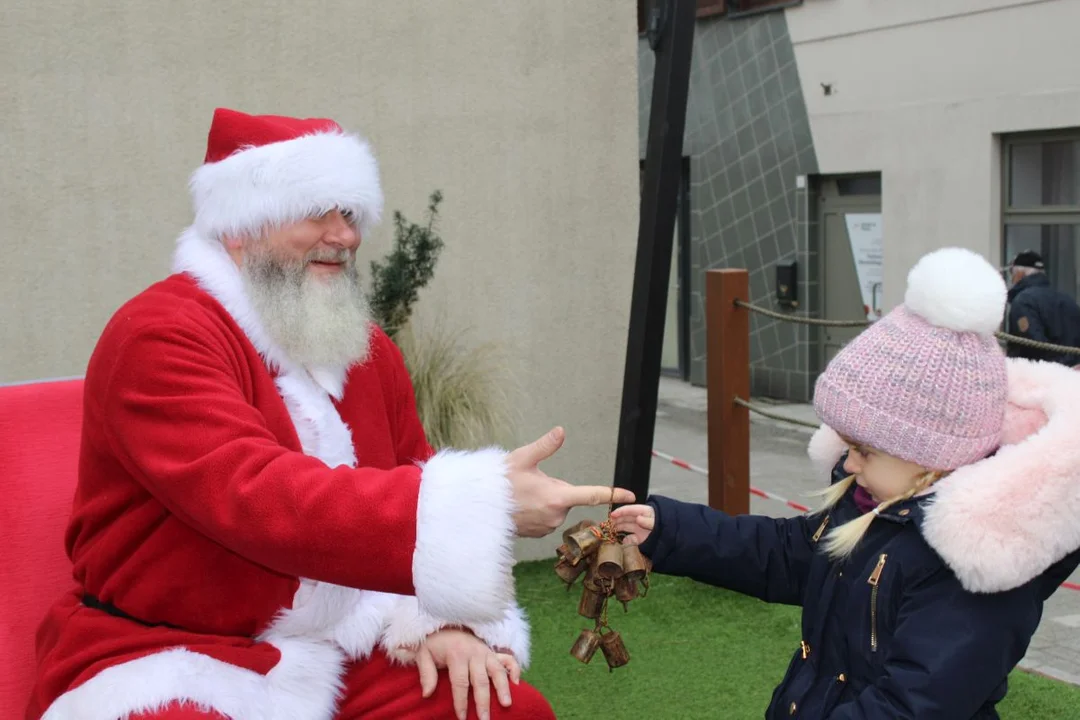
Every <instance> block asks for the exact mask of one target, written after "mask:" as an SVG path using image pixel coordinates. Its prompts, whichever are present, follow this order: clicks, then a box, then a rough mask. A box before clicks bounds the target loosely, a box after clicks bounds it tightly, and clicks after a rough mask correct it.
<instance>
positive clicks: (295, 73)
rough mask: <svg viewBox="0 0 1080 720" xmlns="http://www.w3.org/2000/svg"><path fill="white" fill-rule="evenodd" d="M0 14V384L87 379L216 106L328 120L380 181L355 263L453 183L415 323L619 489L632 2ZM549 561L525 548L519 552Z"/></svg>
mask: <svg viewBox="0 0 1080 720" xmlns="http://www.w3.org/2000/svg"><path fill="white" fill-rule="evenodd" d="M3 18H4V22H2V23H0V76H2V82H0V88H3V91H2V93H0V95H2V97H3V102H0V137H2V138H3V142H2V143H0V167H2V168H3V172H2V173H0V215H2V217H3V218H4V224H3V230H2V231H0V232H2V234H3V236H4V241H5V242H4V248H5V250H4V256H3V259H2V260H0V306H2V307H3V308H4V321H3V322H2V323H0V382H16V381H27V380H34V379H39V378H50V377H57V376H77V375H81V374H82V373H83V372H84V371H85V368H86V361H87V359H88V357H89V354H90V351H91V349H92V348H93V346H94V343H95V341H96V340H97V337H98V336H99V334H100V332H101V330H102V328H103V327H104V325H105V323H106V321H107V320H108V318H109V317H110V316H111V315H112V314H113V313H114V312H115V311H116V309H117V308H118V307H119V306H120V305H121V303H123V302H124V301H125V300H127V299H128V298H129V297H131V296H132V295H134V294H135V293H138V292H139V291H141V290H142V289H143V288H145V287H146V286H148V285H150V284H151V283H153V282H155V281H157V280H159V279H160V278H162V277H164V276H165V275H167V274H168V272H169V265H170V257H171V255H172V252H173V247H174V241H175V238H176V237H177V236H178V234H179V233H180V231H181V230H182V229H183V228H184V227H185V226H186V225H187V224H188V223H189V222H190V221H191V206H190V200H189V198H188V194H187V180H188V177H189V175H190V173H191V172H192V171H193V170H194V169H195V168H196V167H197V166H198V165H199V164H200V163H202V161H203V156H204V153H205V151H206V133H207V130H208V128H209V123H210V119H211V117H212V114H213V111H214V108H215V107H217V106H225V107H231V108H235V109H238V110H242V111H245V112H249V113H269V114H283V115H298V116H301V117H331V118H334V119H336V120H338V121H339V122H340V123H341V124H342V125H343V126H345V127H346V128H348V129H349V130H352V131H355V132H358V133H360V134H362V135H364V136H366V137H367V138H368V139H369V140H370V141H371V143H372V147H373V149H374V151H375V154H376V157H377V159H378V161H379V164H380V170H381V173H382V180H383V189H384V192H385V195H386V208H385V213H384V215H385V218H384V221H383V223H382V225H381V226H380V227H379V228H377V230H376V231H375V232H374V233H373V234H372V235H371V237H365V238H364V239H363V246H362V247H361V250H360V252H359V261H360V263H361V267H362V268H366V267H367V265H368V262H369V261H371V260H375V259H379V258H381V257H382V256H383V255H385V253H386V252H387V251H388V249H389V247H390V243H391V240H392V238H393V222H392V221H391V218H392V213H393V211H395V210H400V211H402V212H403V213H404V214H405V216H406V217H407V218H408V219H410V220H415V221H420V220H421V219H422V215H423V211H424V208H425V205H426V203H427V198H428V196H429V194H430V193H431V192H432V191H434V190H436V189H438V190H441V191H442V192H443V195H444V197H445V200H444V201H443V203H442V205H441V208H440V226H439V229H440V232H441V235H442V237H443V239H444V240H445V242H446V246H445V248H444V250H443V252H442V254H441V256H440V258H439V263H438V266H437V268H436V271H435V279H434V281H433V282H432V284H431V285H430V286H429V287H428V288H426V289H425V290H424V291H423V293H422V295H421V297H420V299H419V302H418V304H417V320H418V321H419V322H421V323H425V324H431V323H441V324H442V325H443V326H444V327H451V328H454V329H455V331H456V329H462V330H467V331H470V332H469V334H468V336H467V337H466V338H465V341H466V342H468V343H472V344H487V343H489V342H491V343H495V344H496V345H497V347H498V349H499V351H500V354H501V355H502V361H503V363H504V364H505V366H506V368H507V369H508V371H509V373H508V374H510V375H511V376H512V380H513V381H514V383H513V385H512V386H511V387H510V388H509V389H510V391H511V397H512V400H513V407H515V408H517V409H518V411H519V412H518V413H517V414H518V416H519V418H520V420H519V423H518V425H517V427H516V428H515V432H514V435H516V436H517V439H518V440H519V441H520V442H522V443H524V442H528V441H531V440H533V439H535V438H536V437H539V436H540V435H541V434H543V433H544V432H546V431H547V430H549V429H550V428H551V427H552V426H554V425H563V426H565V427H566V430H567V434H568V442H567V446H566V448H564V449H563V450H562V451H561V452H560V453H559V454H558V455H557V456H556V457H554V458H552V460H551V462H550V463H549V464H548V466H547V467H548V471H549V472H550V473H551V474H553V475H556V476H558V477H563V478H566V479H567V480H568V481H571V482H587V483H597V482H600V483H603V482H605V479H610V478H611V477H612V473H613V468H614V465H615V439H616V435H617V430H618V419H619V407H620V401H621V392H622V373H621V369H622V367H623V364H624V362H625V347H626V333H627V327H628V322H629V309H630V293H631V289H632V280H631V277H632V274H633V266H634V244H633V238H634V237H635V235H636V227H637V208H638V199H637V166H638V157H637V149H636V142H637V126H636V114H635V112H634V108H635V104H636V102H637V67H636V37H635V30H634V22H635V20H634V16H633V12H632V9H630V10H627V9H625V8H623V7H622V6H621V5H620V4H619V3H616V2H588V3H582V2H580V1H579V0H549V1H547V2H543V3H503V2H499V1H498V0H484V1H480V2H468V3H430V2H420V1H419V0H396V1H395V2H382V3H355V2H346V1H345V0H328V1H327V2H322V3H318V4H317V5H313V6H310V5H305V4H296V3H292V4H290V3H272V4H269V5H265V4H260V3H224V4H223V3H220V2H216V1H215V0H191V1H190V2H184V3H160V2H153V3H147V2H141V1H140V0H119V1H118V2H110V3H97V4H95V3H89V4H88V3H85V2H80V1H78V0H55V1H54V2H48V3H33V2H26V3H9V4H8V6H7V7H5V9H4V11H3ZM493 59H497V61H496V60H493ZM598 208H602V209H603V212H598ZM601 511H602V509H598V510H597V512H601ZM551 551H552V546H551V545H550V543H548V542H546V541H535V542H532V541H522V547H520V548H519V553H520V555H519V556H520V557H528V556H532V555H537V556H539V555H543V556H548V555H550V554H551Z"/></svg>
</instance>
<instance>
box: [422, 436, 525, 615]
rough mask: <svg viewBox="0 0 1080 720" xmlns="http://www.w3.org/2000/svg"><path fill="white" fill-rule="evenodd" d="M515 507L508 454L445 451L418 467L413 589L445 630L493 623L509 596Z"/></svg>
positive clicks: (498, 451)
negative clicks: (418, 488) (447, 627)
mask: <svg viewBox="0 0 1080 720" xmlns="http://www.w3.org/2000/svg"><path fill="white" fill-rule="evenodd" d="M513 512H514V502H513V496H512V494H511V488H510V482H509V480H507V478H506V454H505V453H504V452H502V451H501V450H495V449H486V450H478V451H475V452H461V451H457V450H444V451H442V452H440V453H438V454H437V455H435V456H434V457H433V458H431V460H429V461H428V462H427V463H426V464H424V466H423V471H422V474H421V480H420V498H419V503H418V508H417V512H416V515H417V518H416V550H415V552H414V554H413V585H414V587H415V588H416V597H417V600H418V601H419V604H420V608H421V610H422V611H423V612H424V613H426V614H428V615H430V616H432V617H436V618H442V619H444V620H445V622H447V623H450V624H461V625H471V624H474V623H486V622H497V621H498V620H499V619H500V618H501V617H502V614H503V611H504V610H505V609H506V608H507V607H508V606H510V604H511V603H512V601H513V597H514V579H513V574H512V567H513V562H514V561H513V539H514V534H515V531H514V522H513Z"/></svg>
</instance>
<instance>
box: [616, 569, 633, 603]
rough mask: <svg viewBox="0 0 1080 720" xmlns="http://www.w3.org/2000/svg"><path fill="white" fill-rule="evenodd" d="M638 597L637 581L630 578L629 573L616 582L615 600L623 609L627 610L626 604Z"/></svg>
mask: <svg viewBox="0 0 1080 720" xmlns="http://www.w3.org/2000/svg"><path fill="white" fill-rule="evenodd" d="M637 596H638V584H637V580H635V579H634V578H632V577H630V574H629V573H627V574H625V575H623V576H622V577H620V578H619V579H618V580H616V581H615V599H616V600H618V601H619V602H621V603H622V604H623V609H625V608H626V603H628V602H630V601H631V600H634V599H636V598H637Z"/></svg>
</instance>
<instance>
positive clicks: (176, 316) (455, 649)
mask: <svg viewBox="0 0 1080 720" xmlns="http://www.w3.org/2000/svg"><path fill="white" fill-rule="evenodd" d="M191 190H192V195H193V199H194V210H195V220H194V223H193V225H192V226H191V227H190V228H188V229H187V230H186V231H185V232H184V233H183V234H182V236H181V237H180V239H179V242H178V245H177V248H176V253H175V258H174V270H175V273H174V274H173V275H171V276H170V277H168V278H166V279H165V280H163V281H161V282H159V283H157V284H155V285H153V286H151V287H150V288H148V289H147V290H145V291H143V292H142V293H140V294H139V295H138V296H136V297H135V298H134V299H132V300H130V301H129V302H128V303H127V304H125V305H124V306H123V307H121V308H120V309H119V310H118V311H117V312H116V314H115V315H114V316H113V318H112V319H111V320H110V322H109V323H108V325H107V326H106V328H105V330H104V332H103V334H102V336H101V338H100V340H99V342H98V345H97V347H96V349H95V350H94V353H93V356H92V357H91V359H90V363H89V367H88V368H87V372H86V380H85V411H84V412H85V414H84V419H83V438H82V449H81V457H80V462H79V480H78V487H77V490H76V496H75V502H74V508H73V511H72V516H71V522H70V524H69V527H68V532H67V537H66V546H67V552H68V554H69V556H70V557H71V560H72V563H73V566H74V578H75V581H76V587H75V588H73V589H72V591H71V592H70V593H68V594H67V595H66V596H64V597H63V598H61V599H60V600H59V601H58V602H56V604H55V605H53V607H52V608H51V609H50V610H49V612H48V614H47V616H46V618H45V620H44V622H43V624H42V626H41V629H40V631H39V633H38V657H39V661H38V662H39V667H38V681H37V685H36V688H35V691H34V695H33V699H32V701H31V705H30V708H29V709H28V717H30V718H39V717H44V718H46V719H47V720H118V719H122V718H128V717H139V718H172V719H174V720H175V719H178V718H196V717H198V718H207V717H216V718H221V717H227V718H233V719H234V720H247V719H249V718H250V719H252V720H263V719H266V720H270V719H275V720H276V719H280V720H329V719H330V718H359V717H363V718H411V717H423V718H443V717H446V718H453V717H458V718H465V717H466V713H467V712H468V713H469V714H470V715H471V716H474V717H475V716H479V717H481V718H487V717H491V718H508V717H521V718H532V719H536V718H545V717H552V716H553V715H552V712H551V708H550V706H549V705H548V703H547V702H546V701H545V699H544V698H543V697H542V696H541V695H540V693H538V692H537V691H536V690H535V689H533V688H531V687H529V686H528V685H526V684H525V683H522V682H520V679H519V675H520V671H521V669H522V668H524V667H526V665H527V664H528V659H529V632H528V625H527V623H526V619H525V617H524V615H523V613H522V612H521V610H520V608H519V607H518V606H517V604H516V600H515V597H514V588H513V578H512V575H511V565H512V562H513V559H512V542H513V538H514V537H515V535H522V536H533V537H539V536H542V535H545V534H547V533H549V532H551V531H553V530H554V529H555V528H557V527H558V526H559V525H560V524H561V523H562V522H563V521H564V520H565V518H566V514H567V512H568V511H569V509H570V508H571V507H573V506H575V505H599V504H606V503H607V502H609V501H610V500H611V499H612V491H611V488H604V487H581V486H573V485H571V484H569V483H566V482H564V481H562V480H558V479H555V478H551V477H548V476H547V475H545V474H544V473H543V472H542V471H541V470H539V468H538V467H537V466H538V464H539V463H540V462H541V461H542V460H544V459H545V458H547V457H549V456H551V455H552V454H553V453H554V452H555V451H556V450H557V449H558V448H559V446H560V445H561V443H562V438H563V435H562V431H561V430H560V429H558V428H556V429H555V430H553V431H552V432H551V433H549V434H548V435H546V436H545V437H543V438H541V439H540V440H538V441H537V442H535V443H533V444H531V445H527V446H524V447H522V448H518V449H517V450H514V451H513V452H504V451H502V450H499V449H486V450H480V451H474V452H463V451H449V450H447V451H440V452H438V453H435V452H433V450H432V448H431V447H430V446H429V445H428V443H427V441H426V440H425V437H424V431H423V428H422V427H421V424H420V421H419V419H418V417H417V413H416V407H415V401H414V396H413V390H412V385H411V383H410V380H409V377H408V374H407V372H406V369H405V366H404V364H403V362H402V357H401V354H400V352H399V351H398V349H397V348H396V347H395V345H394V344H393V343H392V342H391V341H390V340H389V339H388V338H387V336H386V335H385V334H383V333H382V332H381V331H380V330H379V329H378V328H377V327H375V326H373V325H372V324H371V322H370V320H369V316H368V310H367V307H366V305H365V302H364V296H363V294H362V292H361V288H360V283H359V279H358V274H357V269H356V249H357V247H358V245H359V244H360V239H361V238H362V237H363V235H364V233H365V232H366V231H367V230H368V229H369V228H370V227H371V226H372V225H373V224H374V223H375V222H376V221H377V220H378V218H379V214H380V211H381V207H382V193H381V190H380V186H379V177H378V171H377V168H376V164H375V160H374V158H373V157H372V154H371V152H370V150H369V148H368V146H367V144H366V143H365V142H363V141H362V140H361V139H359V138H357V137H355V136H353V135H350V134H347V133H345V132H344V131H342V129H341V128H340V127H339V126H338V125H337V124H336V123H334V122H333V121H330V120H322V119H316V120H300V119H294V118H285V117H278V116H251V115H246V114H243V113H239V112H235V111H231V110H218V111H217V112H216V113H215V115H214V119H213V123H212V125H211V128H210V133H209V142H208V150H207V153H206V159H205V163H204V164H203V165H202V166H201V167H200V168H199V169H198V170H197V171H196V172H195V174H194V176H193V177H192V180H191ZM614 499H615V501H616V502H620V503H621V502H630V501H632V500H633V498H632V496H631V494H630V493H629V492H626V491H622V490H620V491H618V492H617V494H616V495H615V498H614Z"/></svg>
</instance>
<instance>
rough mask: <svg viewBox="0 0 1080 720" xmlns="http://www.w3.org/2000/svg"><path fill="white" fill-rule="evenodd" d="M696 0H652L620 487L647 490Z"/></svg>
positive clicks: (618, 474)
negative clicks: (648, 104) (652, 60)
mask: <svg viewBox="0 0 1080 720" xmlns="http://www.w3.org/2000/svg"><path fill="white" fill-rule="evenodd" d="M696 10H697V0H655V1H654V3H653V10H652V12H651V13H650V16H649V24H648V29H647V35H648V37H649V43H650V46H651V47H652V49H653V51H654V52H655V54H656V71H655V73H654V76H653V88H652V109H651V111H650V113H649V136H648V144H647V145H646V150H645V171H644V177H643V179H642V184H641V217H640V220H639V224H638V249H637V261H636V263H635V265H634V291H633V297H632V299H631V302H630V330H629V333H628V337H627V345H626V369H625V372H624V374H623V395H622V411H621V413H620V415H619V439H618V445H617V448H616V454H615V483H614V484H615V486H616V487H621V488H628V489H629V490H631V491H633V493H634V494H635V495H636V496H637V499H638V501H639V502H641V501H644V500H645V498H646V497H647V496H648V493H649V465H650V463H651V462H652V453H651V451H652V441H653V431H654V430H655V428H656V393H657V391H658V389H659V385H660V359H661V356H662V350H663V343H664V316H665V314H666V310H667V292H668V282H669V278H670V272H671V255H672V245H673V238H674V233H675V212H676V208H677V206H678V194H679V185H680V182H679V181H680V176H681V168H682V143H683V132H684V129H685V127H686V100H687V95H688V93H689V88H690V58H691V52H692V50H693V44H694V23H695V17H696Z"/></svg>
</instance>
